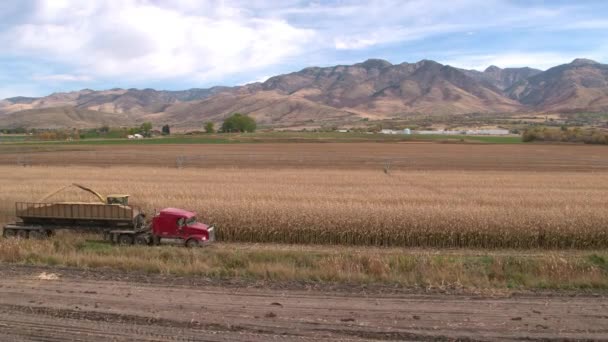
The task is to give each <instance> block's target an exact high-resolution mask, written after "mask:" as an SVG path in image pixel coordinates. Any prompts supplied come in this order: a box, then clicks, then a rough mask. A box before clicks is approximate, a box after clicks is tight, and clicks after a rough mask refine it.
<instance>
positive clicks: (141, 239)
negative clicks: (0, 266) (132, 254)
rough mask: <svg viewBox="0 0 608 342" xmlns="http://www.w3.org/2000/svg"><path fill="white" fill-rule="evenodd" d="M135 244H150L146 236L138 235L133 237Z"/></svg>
mask: <svg viewBox="0 0 608 342" xmlns="http://www.w3.org/2000/svg"><path fill="white" fill-rule="evenodd" d="M135 244H136V245H140V246H147V245H149V244H150V237H149V236H147V235H145V234H144V235H138V236H136V237H135Z"/></svg>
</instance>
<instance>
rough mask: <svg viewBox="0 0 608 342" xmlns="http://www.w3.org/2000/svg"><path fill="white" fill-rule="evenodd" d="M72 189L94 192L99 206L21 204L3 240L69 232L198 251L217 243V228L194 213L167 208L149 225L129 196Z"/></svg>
mask: <svg viewBox="0 0 608 342" xmlns="http://www.w3.org/2000/svg"><path fill="white" fill-rule="evenodd" d="M72 185H74V186H76V187H78V188H80V189H83V190H85V191H88V192H91V193H92V194H94V195H95V196H96V197H97V198H98V199H99V200H100V201H99V203H82V202H42V201H39V202H17V203H15V216H16V217H17V218H19V219H20V221H18V222H15V223H11V224H7V225H6V226H4V229H3V233H2V234H3V236H4V237H20V238H24V239H27V238H36V239H42V238H46V237H49V236H52V235H53V234H54V233H55V232H56V231H57V230H61V229H65V230H72V231H93V232H100V233H102V234H103V238H104V240H107V241H110V242H112V243H118V244H122V245H132V244H137V245H159V244H161V243H163V242H173V243H176V242H177V243H183V244H184V245H185V246H187V247H196V246H202V245H206V244H209V243H211V242H213V241H215V227H213V226H211V225H207V224H204V223H201V222H198V220H197V216H196V213H194V212H191V211H187V210H183V209H178V208H165V209H162V210H160V211H158V212H156V213H155V214H154V216H153V217H152V219H151V220H149V221H148V220H146V214H145V213H144V212H143V211H142V210H141V209H139V208H137V207H135V206H131V205H129V196H128V195H108V196H106V197H105V198H104V197H103V196H101V195H100V194H99V193H97V192H96V191H94V190H92V189H90V188H87V187H85V186H82V185H79V184H72Z"/></svg>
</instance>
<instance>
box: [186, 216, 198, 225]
mask: <svg viewBox="0 0 608 342" xmlns="http://www.w3.org/2000/svg"><path fill="white" fill-rule="evenodd" d="M195 223H196V216H193V217H191V218H189V219H187V220H186V225H187V226H190V225H193V224H195Z"/></svg>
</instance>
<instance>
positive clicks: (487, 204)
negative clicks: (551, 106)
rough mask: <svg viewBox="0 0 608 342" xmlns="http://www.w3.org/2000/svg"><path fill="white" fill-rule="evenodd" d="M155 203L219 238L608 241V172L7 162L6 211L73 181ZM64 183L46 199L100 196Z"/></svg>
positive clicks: (573, 244) (565, 244) (410, 243)
mask: <svg viewBox="0 0 608 342" xmlns="http://www.w3.org/2000/svg"><path fill="white" fill-rule="evenodd" d="M73 182H76V183H82V184H87V185H89V186H90V187H92V188H94V189H96V190H97V191H99V192H101V193H106V194H108V193H128V194H130V195H131V202H132V203H133V204H136V205H139V206H141V207H142V208H144V209H145V210H146V211H148V212H153V211H154V210H155V209H161V208H163V207H181V208H185V209H190V210H194V211H197V212H198V213H199V218H200V220H201V221H203V222H209V223H214V224H215V225H216V226H217V227H218V231H217V238H218V239H219V240H221V241H235V242H271V243H296V244H336V245H373V246H399V247H442V248H458V247H472V248H579V249H587V248H589V249H591V248H593V249H595V248H606V247H608V210H606V208H607V207H606V193H608V174H606V173H582V172H525V171H521V172H512V171H511V172H502V171H469V172H463V171H391V173H390V174H389V175H387V174H385V173H383V172H382V170H324V169H319V170H311V169H306V170H297V169H283V170H280V169H266V170H264V169H168V168H156V167H112V168H96V167H70V168H67V167H25V168H24V167H18V166H0V189H1V190H0V219H2V215H4V217H5V220H8V219H10V217H9V216H11V215H12V212H13V210H14V209H13V203H14V202H15V201H35V200H37V199H39V198H42V197H44V195H46V194H48V193H51V192H52V191H53V190H56V189H58V188H60V187H62V186H65V185H66V184H69V183H73ZM89 196H90V195H89V194H87V193H82V192H78V191H76V190H68V191H64V192H60V193H58V194H57V195H54V196H53V197H51V198H50V199H49V200H93V199H92V198H91V197H89Z"/></svg>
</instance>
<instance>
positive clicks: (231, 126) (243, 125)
mask: <svg viewBox="0 0 608 342" xmlns="http://www.w3.org/2000/svg"><path fill="white" fill-rule="evenodd" d="M256 127H257V125H256V123H255V120H254V119H253V118H251V117H249V116H247V115H243V114H240V113H234V114H232V115H231V116H230V117H228V118H227V119H226V120H224V123H223V124H222V132H254V131H255V129H256Z"/></svg>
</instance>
